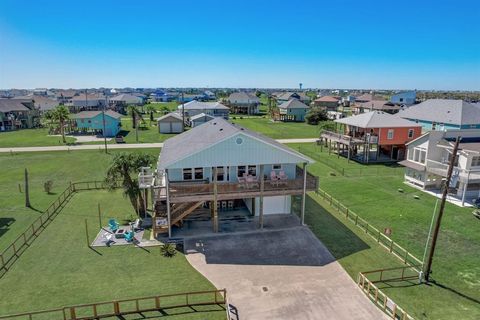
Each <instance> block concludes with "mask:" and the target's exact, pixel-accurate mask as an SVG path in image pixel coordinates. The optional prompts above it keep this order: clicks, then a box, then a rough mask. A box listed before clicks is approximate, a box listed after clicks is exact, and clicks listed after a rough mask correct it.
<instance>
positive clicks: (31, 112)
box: [0, 98, 40, 131]
mask: <svg viewBox="0 0 480 320" xmlns="http://www.w3.org/2000/svg"><path fill="white" fill-rule="evenodd" d="M39 123H40V114H39V111H38V110H37V109H36V108H35V107H34V104H33V101H32V100H20V99H3V98H2V99H0V131H11V130H18V129H27V128H34V127H36V126H38V125H39Z"/></svg>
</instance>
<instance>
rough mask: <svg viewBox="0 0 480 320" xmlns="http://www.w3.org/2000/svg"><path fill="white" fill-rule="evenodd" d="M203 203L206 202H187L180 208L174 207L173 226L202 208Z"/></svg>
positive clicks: (172, 214) (172, 213)
mask: <svg viewBox="0 0 480 320" xmlns="http://www.w3.org/2000/svg"><path fill="white" fill-rule="evenodd" d="M203 203H204V201H197V202H186V203H182V204H180V205H178V206H174V207H173V211H172V212H171V219H172V221H171V222H172V225H174V224H177V223H178V222H180V221H181V220H182V219H183V218H185V217H186V216H188V215H189V214H190V213H192V212H193V211H195V209H197V208H198V207H200V206H201V205H202V204H203Z"/></svg>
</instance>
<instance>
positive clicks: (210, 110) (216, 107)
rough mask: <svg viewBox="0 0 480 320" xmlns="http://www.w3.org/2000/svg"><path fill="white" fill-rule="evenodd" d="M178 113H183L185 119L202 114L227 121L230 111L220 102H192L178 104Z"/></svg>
mask: <svg viewBox="0 0 480 320" xmlns="http://www.w3.org/2000/svg"><path fill="white" fill-rule="evenodd" d="M177 110H178V112H179V113H180V114H181V113H182V112H183V111H185V118H187V119H188V118H190V117H193V116H196V115H197V114H200V113H204V114H208V115H210V116H212V117H220V118H224V119H226V120H228V115H229V111H230V109H229V108H228V107H227V106H224V105H223V104H221V103H220V102H202V101H197V100H193V101H190V102H187V103H184V104H180V105H178V107H177Z"/></svg>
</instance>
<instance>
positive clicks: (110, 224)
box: [108, 219, 120, 233]
mask: <svg viewBox="0 0 480 320" xmlns="http://www.w3.org/2000/svg"><path fill="white" fill-rule="evenodd" d="M119 225H120V224H119V223H118V222H117V220H115V219H110V220H108V228H109V229H110V231H111V232H113V233H115V231H117V230H118V226H119Z"/></svg>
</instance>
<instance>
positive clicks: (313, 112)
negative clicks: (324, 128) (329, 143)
mask: <svg viewBox="0 0 480 320" xmlns="http://www.w3.org/2000/svg"><path fill="white" fill-rule="evenodd" d="M305 120H307V123H308V124H313V125H317V124H319V123H320V122H321V121H327V120H328V115H327V112H326V111H325V110H321V109H319V108H311V109H310V111H308V113H307V115H306V116H305Z"/></svg>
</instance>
